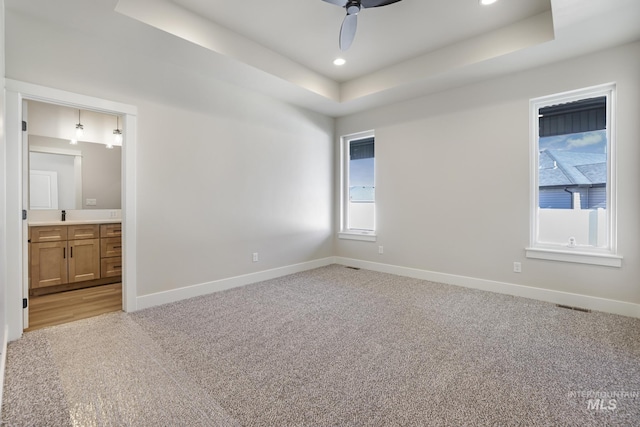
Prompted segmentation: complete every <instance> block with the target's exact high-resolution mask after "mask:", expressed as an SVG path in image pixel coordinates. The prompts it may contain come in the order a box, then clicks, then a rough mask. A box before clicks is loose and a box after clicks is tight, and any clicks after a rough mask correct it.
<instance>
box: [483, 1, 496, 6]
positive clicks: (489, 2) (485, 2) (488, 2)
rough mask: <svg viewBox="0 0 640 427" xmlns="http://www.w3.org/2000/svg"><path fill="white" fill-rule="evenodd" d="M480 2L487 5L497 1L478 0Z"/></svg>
mask: <svg viewBox="0 0 640 427" xmlns="http://www.w3.org/2000/svg"><path fill="white" fill-rule="evenodd" d="M479 1H480V4H481V5H483V6H488V5H490V4H494V3H495V2H497V1H498V0H479Z"/></svg>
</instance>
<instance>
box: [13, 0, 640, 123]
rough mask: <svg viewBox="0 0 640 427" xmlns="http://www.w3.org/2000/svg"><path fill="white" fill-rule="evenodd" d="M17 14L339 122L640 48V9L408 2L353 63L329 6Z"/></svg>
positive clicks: (81, 0)
mask: <svg viewBox="0 0 640 427" xmlns="http://www.w3.org/2000/svg"><path fill="white" fill-rule="evenodd" d="M5 3H6V7H7V9H9V10H16V11H20V12H22V13H26V14H31V15H36V16H38V17H39V18H40V19H46V20H50V21H57V22H65V24H66V25H70V26H75V27H77V28H80V29H81V30H82V31H90V32H93V33H95V34H97V35H102V36H104V37H109V38H113V37H116V36H119V37H121V38H122V40H127V41H128V42H129V43H131V42H132V41H135V40H137V39H139V38H141V37H144V38H145V40H146V41H147V43H149V38H156V39H157V40H158V43H157V44H158V45H161V44H162V45H163V46H164V49H165V52H163V53H164V55H165V56H166V57H167V58H169V59H167V60H172V59H171V58H180V59H179V60H180V61H181V62H182V63H183V64H182V65H183V66H184V61H185V59H187V60H188V59H193V64H203V63H207V64H211V63H215V75H216V78H218V79H223V80H226V81H228V82H231V83H233V84H237V85H240V86H243V87H247V88H249V89H252V90H256V91H259V92H261V93H265V94H267V95H270V96H274V97H277V98H280V99H282V100H284V101H287V102H291V103H293V104H296V105H301V106H303V107H306V108H309V109H312V110H315V111H318V112H321V113H323V114H327V115H330V116H334V117H337V116H341V115H346V114H351V113H355V112H358V111H362V110H365V109H370V108H375V107H378V106H381V105H385V104H389V103H392V102H397V101H401V100H403V99H408V98H411V97H416V96H420V95H424V94H428V93H433V92H436V91H440V90H443V89H447V88H451V87H458V86H462V85H465V84H469V83H473V82H476V81H480V80H483V79H487V78H492V77H497V76H500V75H504V74H508V73H511V72H517V71H519V70H523V69H526V68H530V67H535V66H539V65H543V64H546V63H550V62H554V61H559V60H562V59H565V58H569V57H573V56H579V55H582V54H585V53H588V52H592V51H596V50H600V49H604V48H606V47H610V46H615V45H619V44H622V43H625V42H631V41H635V40H640V25H638V22H640V0H498V2H497V3H495V4H493V5H491V6H480V5H479V3H478V0H403V1H401V2H399V3H395V4H391V5H388V6H384V7H380V8H372V9H363V10H362V11H361V12H360V15H359V18H358V31H357V34H356V38H355V41H354V43H353V45H352V46H351V48H350V49H349V50H348V51H346V52H341V51H340V50H339V48H338V33H339V30H340V25H341V23H342V19H343V18H344V14H345V11H344V9H343V8H340V7H338V6H335V5H332V4H330V3H327V2H324V1H322V0H272V1H265V0H242V1H238V0H91V1H89V2H87V1H86V0H56V1H55V2H51V1H50V0H5ZM125 20H127V22H124V21H125ZM125 24H127V25H125ZM132 24H135V25H132ZM114 27H116V28H120V30H119V31H118V34H117V35H114V34H113V28H114ZM149 29H155V30H154V31H155V32H151V33H150V32H149ZM157 30H161V31H157ZM138 34H139V35H140V37H137V35H138ZM167 34H169V35H171V36H175V37H176V41H179V43H171V44H167V43H166V42H165V43H162V42H163V41H164V39H163V37H167ZM185 43H186V44H188V45H191V46H194V45H195V46H197V47H198V49H197V50H196V51H194V50H193V49H187V45H185ZM181 46H182V48H181ZM172 49H173V51H172ZM178 50H179V51H178ZM185 52H188V53H185ZM187 55H192V56H191V58H185V56H187ZM338 56H341V57H343V58H345V59H346V60H347V64H346V65H344V66H343V67H336V66H334V65H333V64H332V62H333V60H334V59H335V58H336V57H338ZM205 57H206V58H205ZM203 59H206V61H203ZM175 61H178V59H175Z"/></svg>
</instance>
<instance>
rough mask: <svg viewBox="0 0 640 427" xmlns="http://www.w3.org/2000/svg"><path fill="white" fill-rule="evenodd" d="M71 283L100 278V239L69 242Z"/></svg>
mask: <svg viewBox="0 0 640 427" xmlns="http://www.w3.org/2000/svg"><path fill="white" fill-rule="evenodd" d="M68 257H69V283H75V282H83V281H85V280H93V279H99V278H100V239H84V240H69V256H68Z"/></svg>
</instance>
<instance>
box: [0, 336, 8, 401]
mask: <svg viewBox="0 0 640 427" xmlns="http://www.w3.org/2000/svg"><path fill="white" fill-rule="evenodd" d="M8 338H9V326H8V325H6V326H5V327H4V334H3V335H2V350H1V351H2V353H1V354H0V408H2V392H3V391H4V371H5V369H6V367H7V340H8Z"/></svg>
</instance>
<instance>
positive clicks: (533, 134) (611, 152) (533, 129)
mask: <svg viewBox="0 0 640 427" xmlns="http://www.w3.org/2000/svg"><path fill="white" fill-rule="evenodd" d="M602 96H604V97H606V129H605V131H606V135H607V154H608V155H607V198H606V200H607V245H606V247H599V248H596V247H589V246H576V247H569V246H568V245H564V244H552V243H543V242H539V241H538V232H539V220H538V211H539V200H538V199H539V174H538V168H539V153H540V152H539V147H538V141H539V110H540V109H541V108H544V107H548V106H552V105H558V104H563V103H569V102H575V101H580V100H582V99H587V98H595V97H602ZM529 117H530V124H529V129H530V140H529V147H530V162H531V163H530V173H529V175H530V191H529V194H530V219H529V228H530V236H529V247H527V248H526V257H527V258H535V259H545V260H552V261H562V262H574V263H581V264H594V265H602V266H609V267H621V266H622V256H620V255H619V254H618V252H617V249H618V248H617V231H618V230H617V223H616V219H617V197H616V196H617V183H616V176H617V174H616V84H615V83H607V84H603V85H598V86H592V87H588V88H584V89H578V90H573V91H568V92H562V93H557V94H553V95H547V96H542V97H538V98H534V99H531V100H530V102H529Z"/></svg>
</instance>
